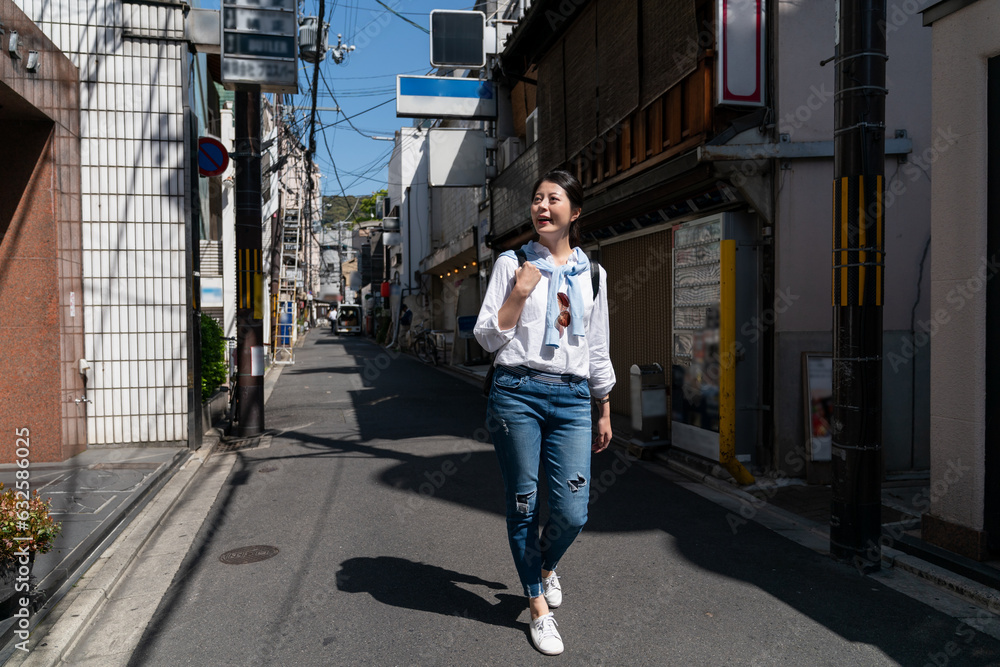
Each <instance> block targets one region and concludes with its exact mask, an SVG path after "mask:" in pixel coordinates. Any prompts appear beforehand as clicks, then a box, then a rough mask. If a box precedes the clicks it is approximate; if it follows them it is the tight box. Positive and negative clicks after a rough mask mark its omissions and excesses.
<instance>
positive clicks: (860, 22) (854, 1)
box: [830, 0, 887, 572]
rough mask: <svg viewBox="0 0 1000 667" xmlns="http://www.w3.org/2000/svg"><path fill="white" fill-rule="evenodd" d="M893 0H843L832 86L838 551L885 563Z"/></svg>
mask: <svg viewBox="0 0 1000 667" xmlns="http://www.w3.org/2000/svg"><path fill="white" fill-rule="evenodd" d="M884 21H885V0H840V26H839V32H838V34H839V40H840V43H839V48H838V52H837V59H836V70H837V71H836V89H835V93H834V118H835V130H834V181H833V251H832V257H833V262H832V270H833V273H832V276H831V278H832V290H833V295H832V297H833V415H832V420H831V424H830V426H831V435H832V442H831V458H832V471H833V484H832V491H833V499H832V502H831V508H830V509H831V515H830V552H831V553H832V554H833V555H834V556H835V557H837V558H840V559H842V560H848V561H851V562H852V563H854V565H855V566H857V567H858V568H859V569H860V570H862V571H866V572H871V571H875V570H878V569H879V568H880V564H881V548H880V546H879V538H880V537H881V533H882V526H881V513H882V499H881V495H882V305H883V303H884V302H885V287H884V279H885V276H884V270H883V269H884V265H885V247H884V239H885V222H884V219H885V211H884V208H883V203H882V193H883V192H884V189H883V183H882V180H883V177H884V173H885V95H886V92H887V91H886V89H885V61H886V56H885V34H884V33H883V32H882V31H881V30H880V29H879V27H878V26H879V25H884V24H885V23H884Z"/></svg>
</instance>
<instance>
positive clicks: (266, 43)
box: [222, 0, 299, 93]
mask: <svg viewBox="0 0 1000 667" xmlns="http://www.w3.org/2000/svg"><path fill="white" fill-rule="evenodd" d="M297 28H298V22H297V20H296V10H295V0H222V82H223V83H224V84H227V85H231V86H234V87H241V86H247V87H254V88H255V87H257V86H259V87H260V89H261V90H262V91H264V92H272V93H297V92H298V91H299V86H298V54H297V40H296V31H297Z"/></svg>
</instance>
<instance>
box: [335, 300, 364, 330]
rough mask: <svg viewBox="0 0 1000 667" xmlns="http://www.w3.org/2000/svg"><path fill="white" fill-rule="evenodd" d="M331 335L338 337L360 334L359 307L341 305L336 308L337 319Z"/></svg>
mask: <svg viewBox="0 0 1000 667" xmlns="http://www.w3.org/2000/svg"><path fill="white" fill-rule="evenodd" d="M333 333H335V334H336V335H338V336H339V335H340V334H342V333H345V334H360V333H361V306H346V305H342V306H340V307H339V308H337V319H336V323H335V325H334V327H333Z"/></svg>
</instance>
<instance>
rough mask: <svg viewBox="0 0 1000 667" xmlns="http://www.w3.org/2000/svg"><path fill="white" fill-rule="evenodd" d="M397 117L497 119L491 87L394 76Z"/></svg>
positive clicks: (470, 81)
mask: <svg viewBox="0 0 1000 667" xmlns="http://www.w3.org/2000/svg"><path fill="white" fill-rule="evenodd" d="M396 116H398V117H400V118H470V119H473V120H490V119H493V118H496V117H497V98H496V91H495V89H494V87H493V83H492V82H490V81H480V80H478V79H460V78H457V77H442V76H403V75H400V76H397V77H396Z"/></svg>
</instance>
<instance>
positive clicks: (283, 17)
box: [222, 7, 295, 35]
mask: <svg viewBox="0 0 1000 667" xmlns="http://www.w3.org/2000/svg"><path fill="white" fill-rule="evenodd" d="M222 27H223V30H242V31H246V32H261V31H263V32H267V33H276V34H279V35H294V34H295V15H294V14H292V13H290V12H283V11H274V10H272V9H243V8H241V7H226V8H225V10H223V13H222Z"/></svg>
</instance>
